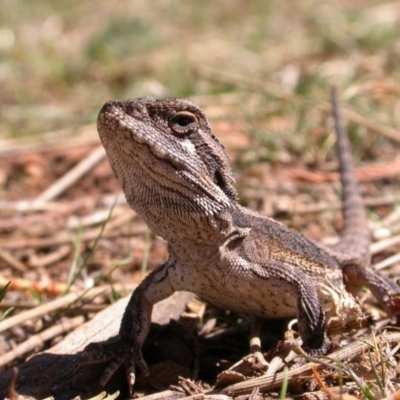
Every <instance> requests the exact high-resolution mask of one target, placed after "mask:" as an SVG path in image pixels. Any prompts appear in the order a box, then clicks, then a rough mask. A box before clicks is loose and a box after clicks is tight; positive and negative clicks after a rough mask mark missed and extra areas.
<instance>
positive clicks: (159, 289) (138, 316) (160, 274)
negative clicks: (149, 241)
mask: <svg viewBox="0 0 400 400" xmlns="http://www.w3.org/2000/svg"><path fill="white" fill-rule="evenodd" d="M174 265H175V262H174V260H172V258H170V259H169V260H168V261H167V262H166V263H165V264H163V265H161V266H160V267H158V268H157V269H156V270H154V271H153V272H152V273H151V274H150V275H148V276H147V277H146V279H144V280H143V282H141V284H140V285H139V286H138V287H137V288H136V289H135V291H134V292H133V294H132V296H131V298H130V300H129V303H128V305H127V307H126V309H125V312H124V315H123V317H122V321H121V326H120V329H119V334H118V335H117V336H116V337H115V338H113V339H112V340H111V341H107V342H99V343H90V344H89V345H88V346H86V348H85V349H84V351H83V353H82V356H81V358H80V360H79V362H78V365H77V369H79V368H81V367H82V366H85V365H90V364H100V363H109V364H108V366H107V368H106V369H105V370H104V372H103V374H102V376H101V378H100V385H101V386H105V385H106V384H107V382H108V381H109V379H110V378H111V377H112V376H113V375H114V373H115V372H116V371H117V369H118V368H119V367H120V366H121V365H122V364H125V365H126V373H127V380H128V384H129V386H130V388H132V387H133V384H134V382H135V366H137V367H139V369H140V370H141V372H142V373H143V374H144V375H145V376H146V377H147V376H148V375H149V372H148V367H147V364H146V362H145V360H144V358H143V355H142V346H143V343H144V341H145V340H146V337H147V335H148V333H149V329H150V325H151V314H152V310H153V305H154V304H156V303H158V302H159V301H161V300H163V299H165V298H167V297H169V296H170V295H172V294H173V293H174V292H175V289H174V288H173V287H172V285H171V282H170V280H169V277H168V270H169V269H170V268H173V267H174Z"/></svg>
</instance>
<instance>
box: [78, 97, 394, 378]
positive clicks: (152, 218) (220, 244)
mask: <svg viewBox="0 0 400 400" xmlns="http://www.w3.org/2000/svg"><path fill="white" fill-rule="evenodd" d="M332 97H333V106H334V107H333V108H334V116H335V121H336V131H337V135H338V156H339V160H340V170H341V176H342V185H343V209H344V220H345V222H344V229H343V233H342V236H341V241H340V243H339V244H338V246H336V248H335V249H333V250H330V249H325V248H324V247H322V246H320V245H318V244H316V243H314V242H313V241H312V240H310V239H307V238H306V237H305V236H303V235H302V234H300V233H298V232H296V231H294V230H292V229H290V228H288V227H286V226H285V225H283V224H281V223H280V222H277V221H275V220H273V219H271V218H268V217H264V216H260V215H258V214H257V213H255V212H253V211H250V210H248V209H246V208H243V207H241V206H240V205H239V204H238V201H237V195H236V190H235V188H234V187H233V183H234V178H233V175H232V172H231V168H230V166H229V161H228V158H227V156H226V153H225V151H224V148H223V146H222V145H221V144H220V143H219V142H218V140H217V139H216V137H215V136H214V134H213V132H212V130H211V127H210V125H209V123H208V121H207V118H206V117H205V115H204V114H203V112H202V111H201V109H200V108H199V107H197V106H196V105H195V104H193V103H191V102H190V101H187V100H180V99H168V100H153V99H148V98H139V99H132V100H124V101H119V100H115V101H110V102H107V103H106V104H105V105H104V106H103V108H102V109H101V111H100V114H99V117H98V131H99V134H100V138H101V140H102V143H103V146H104V148H105V150H106V153H107V156H108V160H109V162H110V165H111V167H112V169H113V171H114V173H115V175H116V177H117V178H118V180H119V181H120V183H121V185H122V188H123V190H124V193H125V196H126V200H127V202H128V204H129V205H130V207H131V208H132V209H134V210H135V211H136V212H137V213H138V214H139V215H140V216H141V217H142V218H143V219H144V220H145V221H146V223H147V224H148V226H149V228H150V229H151V230H152V232H153V233H154V234H156V235H159V236H162V237H163V238H164V239H165V240H167V241H168V248H169V253H170V256H169V259H168V261H167V262H166V263H165V264H163V265H162V266H160V267H159V268H157V269H156V270H155V271H153V272H152V273H151V274H150V275H149V276H148V277H147V278H146V279H145V280H144V281H143V282H142V283H141V284H140V285H139V287H138V288H137V289H136V290H135V292H134V293H133V295H132V297H131V300H130V302H129V304H128V306H127V308H126V310H125V314H124V316H123V319H122V323H121V327H120V332H119V337H118V338H117V339H116V340H115V342H114V343H112V344H108V345H103V344H101V343H100V344H92V345H90V346H89V347H88V348H87V349H86V351H85V352H84V355H83V357H82V363H83V364H87V363H98V362H105V361H108V362H109V365H108V367H107V369H106V371H105V373H104V375H103V378H102V384H105V383H106V382H107V380H108V379H109V378H110V377H111V375H112V374H113V373H114V372H115V370H116V369H117V368H118V367H119V366H120V365H121V364H122V363H124V362H125V363H126V365H127V372H128V380H129V382H130V385H133V382H134V379H135V365H136V366H139V368H140V369H141V370H142V372H143V373H144V374H145V375H147V374H148V369H147V365H146V363H145V361H144V359H143V356H142V353H141V347H142V345H143V342H144V340H145V338H146V336H147V334H148V330H149V327H150V318H151V312H152V307H153V305H154V304H155V303H157V302H158V301H160V300H162V299H164V298H166V297H168V296H170V295H171V294H172V293H173V292H175V291H178V290H187V291H191V292H194V293H196V294H198V295H199V296H201V297H202V298H204V299H205V300H207V301H209V302H210V303H212V304H215V305H216V306H218V307H220V308H224V309H229V310H233V311H237V312H241V313H245V314H250V315H254V316H258V317H264V318H284V317H297V319H298V324H299V332H300V335H301V338H302V341H303V345H302V347H303V349H304V350H305V351H306V352H308V353H309V354H313V355H315V354H324V353H326V352H327V350H328V347H329V341H328V339H327V336H326V328H325V313H324V311H323V308H324V307H326V306H327V304H328V300H329V299H327V298H326V292H323V290H322V289H323V288H324V285H326V284H329V285H331V286H333V287H336V288H337V289H338V290H340V291H343V292H344V290H345V289H344V286H343V282H345V284H346V286H347V287H348V288H351V289H352V290H353V289H355V288H359V287H361V286H367V287H368V288H370V289H371V291H372V292H373V294H374V295H375V296H376V297H377V299H378V301H379V302H380V303H381V305H382V306H383V307H385V308H386V309H387V310H388V311H389V312H391V313H397V312H398V311H399V309H400V307H399V302H398V297H399V295H400V290H399V288H398V287H397V286H396V285H395V284H394V283H393V282H391V281H389V280H388V279H386V278H385V277H383V276H381V275H379V274H378V273H377V272H375V271H374V270H372V269H371V268H370V266H369V244H370V238H369V232H368V227H367V220H366V217H365V211H364V208H363V203H362V200H361V197H360V195H359V191H358V187H357V183H356V181H355V178H354V172H353V165H352V160H351V153H350V147H349V142H348V139H347V136H346V133H345V131H344V129H343V127H342V122H341V119H340V115H339V112H338V107H337V100H336V94H335V92H334V91H333V94H332ZM93 353H97V357H96V358H95V357H92V356H91V355H92V354H93ZM99 354H100V359H99V357H98V356H99Z"/></svg>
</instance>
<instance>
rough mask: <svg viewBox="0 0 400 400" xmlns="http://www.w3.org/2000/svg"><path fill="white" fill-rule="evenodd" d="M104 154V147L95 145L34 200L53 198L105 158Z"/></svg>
mask: <svg viewBox="0 0 400 400" xmlns="http://www.w3.org/2000/svg"><path fill="white" fill-rule="evenodd" d="M105 156H106V153H105V151H104V148H103V147H102V146H99V147H97V148H96V149H94V150H93V151H92V152H91V153H90V154H89V155H88V156H87V157H86V158H85V159H84V160H82V161H81V162H80V163H78V164H77V165H75V167H74V168H72V169H71V170H69V171H68V172H67V173H66V174H65V175H63V176H62V177H61V178H60V179H59V180H58V181H57V182H55V183H53V185H51V186H50V187H49V188H47V189H46V190H45V191H44V192H43V193H42V194H41V195H40V196H38V197H37V198H36V201H39V202H40V201H50V200H53V199H55V198H56V197H58V196H59V195H60V194H61V193H63V192H64V191H65V190H66V189H68V188H69V187H70V186H71V185H72V184H74V183H75V182H76V181H77V180H79V179H80V178H81V177H82V176H83V175H85V174H86V173H87V172H89V171H90V170H91V169H92V168H93V167H94V166H95V165H96V164H98V163H99V162H100V161H101V160H102V159H103V158H105Z"/></svg>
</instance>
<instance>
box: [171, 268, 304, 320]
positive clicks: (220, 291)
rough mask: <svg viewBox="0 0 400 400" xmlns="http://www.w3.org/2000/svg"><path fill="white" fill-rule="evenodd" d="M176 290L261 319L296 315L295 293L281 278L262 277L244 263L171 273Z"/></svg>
mask: <svg viewBox="0 0 400 400" xmlns="http://www.w3.org/2000/svg"><path fill="white" fill-rule="evenodd" d="M170 279H171V283H172V285H173V286H174V287H175V289H176V290H188V291H190V292H193V293H195V294H197V295H198V296H200V297H201V298H203V299H204V300H207V301H208V302H210V303H211V304H213V305H215V306H217V307H219V308H222V309H227V310H231V311H236V312H240V313H243V314H249V315H254V316H258V317H264V318H286V317H294V316H296V305H297V293H296V289H295V288H294V287H293V285H290V284H289V283H287V282H284V281H283V280H281V279H279V280H278V279H273V278H270V277H268V278H263V277H260V276H259V275H257V274H255V273H254V270H253V269H252V268H251V267H250V266H249V267H248V268H246V266H244V264H243V263H242V265H241V266H240V267H239V266H237V265H233V266H232V268H226V266H225V268H221V269H220V268H215V265H213V267H212V268H205V266H191V267H189V268H188V267H187V266H186V267H184V268H183V267H181V268H176V269H174V270H173V271H171V273H170Z"/></svg>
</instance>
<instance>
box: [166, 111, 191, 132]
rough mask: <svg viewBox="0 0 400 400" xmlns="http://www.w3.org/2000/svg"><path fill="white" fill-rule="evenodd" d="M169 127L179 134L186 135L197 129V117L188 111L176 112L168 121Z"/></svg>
mask: <svg viewBox="0 0 400 400" xmlns="http://www.w3.org/2000/svg"><path fill="white" fill-rule="evenodd" d="M168 125H169V127H170V128H171V129H172V130H173V131H174V133H176V134H177V135H179V136H183V135H187V134H188V133H192V132H193V131H194V130H195V129H197V125H198V124H197V118H196V116H195V115H194V114H192V113H191V112H188V111H181V112H178V113H176V114H175V115H174V116H173V117H172V118H171V119H170V120H169V121H168Z"/></svg>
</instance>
